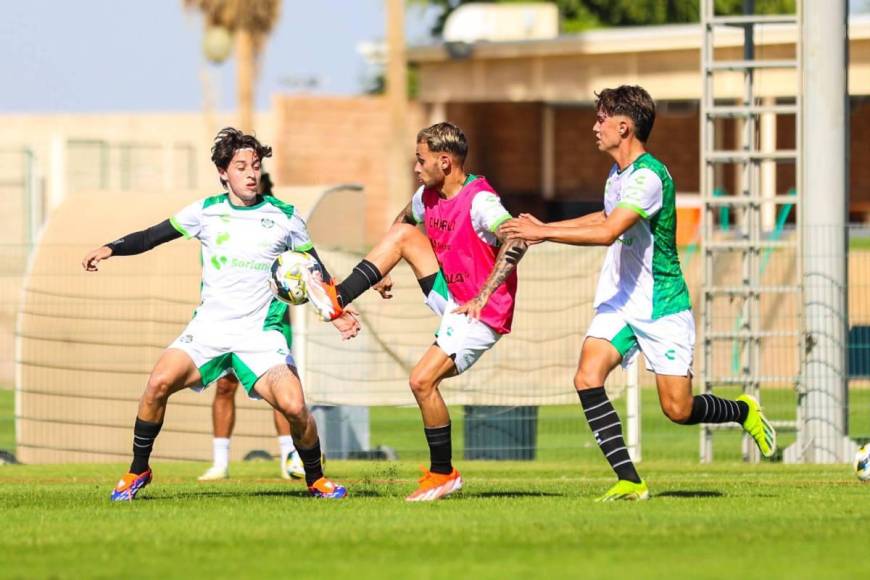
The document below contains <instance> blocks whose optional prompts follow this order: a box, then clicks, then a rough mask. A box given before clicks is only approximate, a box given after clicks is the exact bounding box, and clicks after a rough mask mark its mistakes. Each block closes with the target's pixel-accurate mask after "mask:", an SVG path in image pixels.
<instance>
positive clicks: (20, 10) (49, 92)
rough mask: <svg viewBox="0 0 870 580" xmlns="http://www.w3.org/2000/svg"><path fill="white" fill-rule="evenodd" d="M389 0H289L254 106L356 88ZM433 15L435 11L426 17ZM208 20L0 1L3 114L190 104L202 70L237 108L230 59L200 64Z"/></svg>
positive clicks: (177, 6) (168, 1) (190, 107)
mask: <svg viewBox="0 0 870 580" xmlns="http://www.w3.org/2000/svg"><path fill="white" fill-rule="evenodd" d="M383 5H384V3H383V0H284V3H283V9H282V14H281V19H280V21H279V23H278V26H277V27H276V29H275V31H274V32H273V34H272V37H271V38H270V41H269V44H268V47H267V49H266V52H265V58H264V60H263V62H262V71H261V76H260V81H259V86H258V90H257V105H258V108H261V109H266V108H268V107H269V106H270V95H271V94H272V93H274V92H277V91H285V92H286V91H293V90H298V88H296V89H294V88H293V87H292V83H293V80H294V79H296V80H298V79H305V78H311V77H316V78H317V79H318V84H319V87H318V88H317V89H316V90H317V91H318V92H323V93H330V94H354V93H359V92H360V91H361V89H362V87H363V84H364V79H365V77H366V70H367V69H366V65H365V61H364V59H363V58H362V57H361V56H360V55H359V54H358V52H357V46H358V45H359V43H361V42H365V41H372V40H377V39H382V38H383V37H384V28H385V20H384V19H385V17H384V6H383ZM428 17H429V20H431V14H428ZM427 30H428V20H427V14H426V13H423V12H421V10H420V9H418V8H409V12H408V28H407V32H408V37H409V39H411V40H414V39H416V40H418V41H423V40H425V39H426V38H427ZM201 42H202V21H201V19H200V18H199V16H198V15H196V14H195V13H190V12H187V11H185V10H184V9H183V8H182V1H181V0H29V1H28V2H4V6H3V18H2V19H0V54H2V55H3V56H4V69H5V70H4V73H5V74H4V79H5V82H4V87H3V90H2V91H0V112H7V113H8V112H66V111H69V112H83V111H175V110H177V111H194V110H200V109H201V108H202V105H203V83H202V80H201V71H202V69H203V68H204V67H205V66H208V68H209V70H210V71H211V72H210V73H209V74H210V77H211V78H212V79H214V80H215V81H216V83H215V84H216V85H217V87H218V88H217V90H216V95H217V97H218V103H219V104H218V108H219V109H221V110H228V109H231V108H233V107H234V106H235V94H234V88H233V86H234V83H233V79H234V76H235V70H234V63H233V61H232V59H230V60H229V61H228V62H227V63H225V64H223V65H221V66H219V67H215V66H212V65H204V60H203V57H202V50H201Z"/></svg>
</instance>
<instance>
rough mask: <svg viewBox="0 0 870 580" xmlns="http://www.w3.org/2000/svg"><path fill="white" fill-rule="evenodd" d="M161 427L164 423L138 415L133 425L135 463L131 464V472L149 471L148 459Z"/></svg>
mask: <svg viewBox="0 0 870 580" xmlns="http://www.w3.org/2000/svg"><path fill="white" fill-rule="evenodd" d="M161 427H163V423H152V422H150V421H143V420H142V419H140V418H139V417H136V424H135V425H134V426H133V463H131V464H130V473H135V474H136V475H139V474H140V473H145V472H146V471H148V460H149V459H150V457H151V450H152V449H154V440H155V439H157V435H158V434H159V433H160V428H161Z"/></svg>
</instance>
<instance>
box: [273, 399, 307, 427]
mask: <svg viewBox="0 0 870 580" xmlns="http://www.w3.org/2000/svg"><path fill="white" fill-rule="evenodd" d="M278 410H279V411H280V412H281V414H282V415H284V417H286V418H287V420H288V421H290V422H291V423H300V422H302V421H305V420H306V417H307V413H308V410H307V409H306V408H305V403H304V402H303V401H281V402H279V403H278Z"/></svg>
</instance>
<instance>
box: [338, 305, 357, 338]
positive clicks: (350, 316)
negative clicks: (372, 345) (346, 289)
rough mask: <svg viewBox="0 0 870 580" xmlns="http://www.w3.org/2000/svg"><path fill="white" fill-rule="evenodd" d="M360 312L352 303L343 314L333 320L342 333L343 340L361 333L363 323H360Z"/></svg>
mask: <svg viewBox="0 0 870 580" xmlns="http://www.w3.org/2000/svg"><path fill="white" fill-rule="evenodd" d="M357 316H359V312H357V310H356V308H354V307H353V306H352V305H348V306H347V307H346V308H345V309H344V312H342V313H341V316H339V317H338V318H336V319H335V320H333V321H332V325H333V326H334V327H335V328H337V329H338V332H339V333H340V334H341V340H350V339H351V338H353V337H355V336H356V335H358V334H359V331H360V329H361V328H362V325H361V324H360V323H359V319H358V318H357Z"/></svg>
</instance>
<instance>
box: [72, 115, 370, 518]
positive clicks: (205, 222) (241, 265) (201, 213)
mask: <svg viewBox="0 0 870 580" xmlns="http://www.w3.org/2000/svg"><path fill="white" fill-rule="evenodd" d="M271 154H272V149H271V148H270V147H267V146H265V145H262V144H261V143H260V142H259V141H257V139H256V138H255V137H253V136H252V135H245V134H244V133H242V132H241V131H238V130H236V129H232V128H227V129H223V130H222V131H221V132H220V133H218V135H217V137H216V139H215V143H214V146H213V147H212V161H213V162H214V164H215V167H216V168H217V172H218V176H219V178H220V181H221V184H222V185H223V186H224V187H225V188H226V190H227V192H226V193H223V194H220V195H215V196H212V197H207V198H205V199H201V200H199V201H197V202H194V203H192V204H190V205H189V206H187V207H186V208H184V209H182V210H181V211H180V212H178V213H177V214H175V215H174V216H173V217H171V218H170V219H168V220H165V221H163V222H161V223H159V224H157V225H155V226H152V227H150V228H148V229H146V230H143V231H140V232H135V233H131V234H128V235H126V236H124V237H123V238H120V239H118V240H115V241H114V242H110V243H108V244H106V245H104V246H100V247H99V248H96V249H94V250H92V251H91V252H89V253H88V254H87V255H85V257H84V258H83V259H82V266H83V267H84V269H85V270H86V271H89V272H93V271H96V270H97V267H98V264H99V263H100V261H102V260H105V259H108V258H110V257H113V256H129V255H134V254H140V253H142V252H145V251H148V250H150V249H151V248H153V247H155V246H157V245H159V244H162V243H165V242H168V241H170V240H173V239H176V238H180V237H182V236H184V237H185V238H196V239H198V240H199V241H200V243H201V244H202V261H203V267H202V286H201V297H202V298H201V302H200V304H199V306H198V307H197V309H196V313H195V317H194V318H193V320H192V321H191V322H190V323H189V324H188V325H187V327H186V328H185V329H184V330H183V331H182V333H181V335H179V337H178V338H177V339H176V340H175V341H174V342H173V343H172V344H171V345H170V346H169V348H167V349H166V350H165V351H164V352H163V354H162V355H161V356H160V359H159V360H158V361H157V364H156V365H155V366H154V370H153V371H152V372H151V376H150V377H149V378H148V383H147V385H146V387H145V392H144V393H143V394H142V398H141V399H140V401H139V411H138V414H137V416H136V423H135V426H134V428H133V462H132V464H131V465H130V470H129V472H128V473H127V474H125V475H124V476H123V477H122V478H121V480H120V481H119V482H118V484H117V486H116V487H115V489H114V490H113V491H112V496H111V498H112V500H113V501H130V500H132V499H134V498H135V496H136V494H137V493H138V492H139V490H141V489H142V488H143V487H144V486H145V485H147V484H148V483H150V481H151V477H152V474H151V468H150V466H149V458H150V456H151V451H152V448H153V446H154V440H155V439H156V438H157V435H158V434H159V433H160V429H161V427H162V426H163V417H164V414H165V412H166V404H167V401H168V399H169V397H170V396H171V395H172V394H173V393H176V392H178V391H180V390H182V389H185V388H193V389H201V388H203V387H204V386H208V385H209V384H211V383H212V382H214V381H216V380H218V379H219V378H220V377H222V376H224V375H225V374H227V373H228V372H230V371H232V372H233V374H235V376H236V377H238V379H239V381H240V382H241V383H242V385H243V386H244V387H245V390H247V392H248V395H249V396H251V397H253V398H262V399H265V400H266V402H267V403H269V404H270V405H271V406H272V407H273V408H275V409H277V410H278V411H280V412H281V413H282V414H283V415H284V416H285V417H286V418H287V420H288V421H289V422H290V428H291V433H292V435H293V439H294V441H295V443H296V449H297V450H298V451H299V455H300V456H301V457H302V462H303V465H304V468H305V480H306V483H307V484H308V489H309V491H310V492H311V494H312V495H314V496H315V497H323V498H330V499H337V498H342V497H344V496H345V495H346V494H347V490H346V489H345V488H344V487H343V486H341V485H337V484H335V483H333V482H332V481H330V480H329V479H327V478H326V477H324V475H323V469H322V465H321V454H320V441H319V438H318V435H317V425H316V424H315V423H314V418H313V417H312V416H311V415H310V414H309V412H308V409H307V407H306V405H305V397H304V395H303V392H302V385H301V384H300V382H299V376H298V374H297V372H296V366H295V363H294V361H293V356H292V355H291V354H290V348H289V346H288V336H287V335H288V333H289V326H288V323H287V319H286V316H285V313H286V310H287V305H286V304H284V303H283V302H280V301H278V300H277V299H275V298H274V296H272V293H271V291H270V290H269V287H268V278H269V274H270V266H271V265H272V262H273V261H274V260H275V258H276V257H277V256H278V255H279V254H281V253H282V252H284V251H286V250H288V249H292V250H297V251H305V252H309V253H311V254H312V255H313V256H314V257H315V258H317V253H316V251H315V250H314V246H313V244H312V242H311V238H310V237H309V235H308V230H307V228H306V227H305V222H304V221H303V220H302V218H300V217H299V215H298V214H297V213H296V212H295V210H294V208H293V206H292V205H290V204H287V203H284V202H283V201H280V200H279V199H277V198H275V197H274V196H271V195H263V194H261V193H260V176H261V164H262V161H263V159H265V158H266V157H270V156H271ZM318 261H319V260H318ZM323 276H324V277H325V278H327V279H328V278H329V275H328V273H327V272H326V271H325V269H324V270H323ZM333 323H334V324H335V326H336V327H337V328H338V330H339V331H340V332H341V333H342V336H343V337H344V338H350V337H352V336H355V335H356V333H357V332H358V331H359V324H358V322H357V321H356V319H355V318H354V316H353V314H352V313H347V312H345V313H343V314H342V316H341V317H339V318H337V319H336V320H335V321H333Z"/></svg>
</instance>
